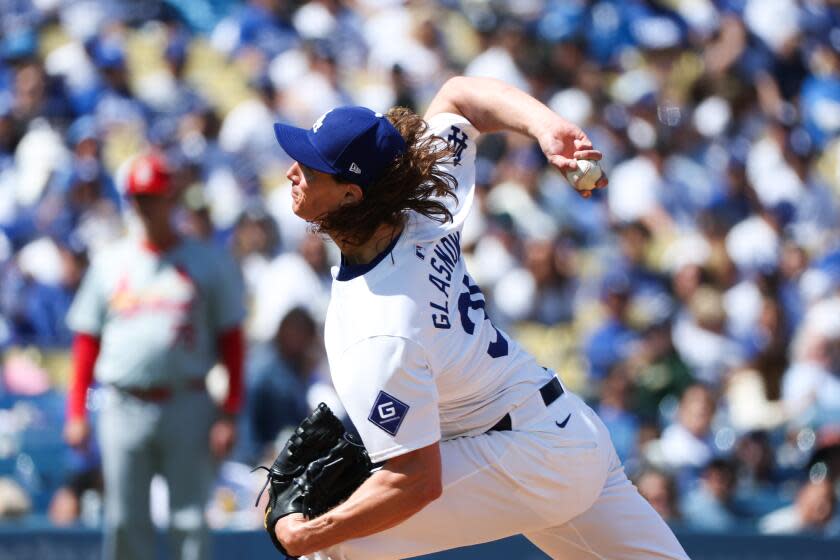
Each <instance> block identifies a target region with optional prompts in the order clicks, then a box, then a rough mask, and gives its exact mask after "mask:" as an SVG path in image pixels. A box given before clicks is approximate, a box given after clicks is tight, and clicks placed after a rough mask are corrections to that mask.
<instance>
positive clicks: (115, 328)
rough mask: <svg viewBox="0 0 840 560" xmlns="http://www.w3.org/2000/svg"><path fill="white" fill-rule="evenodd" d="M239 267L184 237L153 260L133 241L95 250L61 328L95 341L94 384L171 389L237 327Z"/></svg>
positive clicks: (205, 364) (204, 368)
mask: <svg viewBox="0 0 840 560" xmlns="http://www.w3.org/2000/svg"><path fill="white" fill-rule="evenodd" d="M243 315H244V305H243V295H242V285H241V279H240V275H239V268H238V267H237V266H236V263H234V262H233V260H232V259H231V258H230V257H229V256H228V255H227V254H226V253H223V252H222V251H219V250H216V249H215V248H214V247H212V246H210V245H208V244H206V243H203V242H200V241H196V240H191V239H183V240H181V241H180V243H179V244H178V245H177V246H176V247H173V248H172V249H171V250H169V251H167V252H165V253H162V254H158V253H156V252H153V251H151V250H150V249H147V248H145V247H143V246H142V244H141V243H140V242H139V241H138V240H136V239H126V240H123V241H119V242H117V243H115V244H114V246H112V247H108V248H105V249H103V250H102V252H101V254H99V255H98V256H97V258H96V259H95V260H94V261H93V263H92V264H91V266H90V269H89V270H88V271H87V273H86V274H85V278H84V280H83V281H82V285H81V286H80V288H79V291H78V293H77V294H76V298H75V299H74V301H73V305H72V306H71V308H70V311H69V312H68V315H67V323H68V325H69V326H70V328H71V329H72V330H74V331H76V332H83V333H87V334H93V335H97V336H100V337H101V339H102V343H101V344H102V345H101V350H100V353H99V357H98V359H97V360H96V371H95V374H96V378H97V380H98V381H99V382H100V383H109V384H114V385H117V386H120V387H123V388H149V387H160V386H172V385H176V384H178V383H179V382H181V381H184V380H188V379H192V378H200V377H203V376H204V375H206V374H207V372H208V371H209V370H210V368H212V367H213V364H214V363H215V362H216V337H217V335H218V334H219V333H221V332H223V331H224V330H226V329H229V328H232V327H234V326H236V325H237V324H239V323H240V322H241V321H242V317H243Z"/></svg>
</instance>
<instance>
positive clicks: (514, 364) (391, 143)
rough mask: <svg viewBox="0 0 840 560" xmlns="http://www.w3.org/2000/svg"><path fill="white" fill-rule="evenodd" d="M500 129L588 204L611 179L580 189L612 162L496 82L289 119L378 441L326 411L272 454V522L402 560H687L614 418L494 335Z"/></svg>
mask: <svg viewBox="0 0 840 560" xmlns="http://www.w3.org/2000/svg"><path fill="white" fill-rule="evenodd" d="M499 130H510V131H515V132H519V133H522V134H527V135H529V136H531V137H533V138H534V139H535V140H537V141H538V142H539V144H540V146H541V147H542V150H543V152H544V153H545V156H546V158H547V159H548V161H549V162H550V163H551V165H553V166H554V167H556V168H557V169H558V170H560V171H561V172H564V173H566V174H567V175H571V176H575V177H576V179H575V181H576V182H575V185H574V186H575V188H578V190H579V191H581V192H582V193H586V194H585V196H588V195H589V190H588V189H591V188H593V187H594V188H600V187H604V186H605V185H606V183H607V179H606V177H604V176H600V177H599V178H598V175H596V176H595V178H593V177H592V176H589V179H590V180H588V181H586V182H587V183H588V186H584V185H583V184H578V182H577V181H581V180H583V179H582V176H583V175H587V174H588V171H589V170H590V169H593V168H597V164H594V163H592V162H597V160H598V159H600V157H601V154H600V152H598V151H597V150H595V149H593V147H592V144H591V142H590V141H589V139H588V138H587V136H586V135H585V134H584V133H583V132H582V131H581V130H580V129H579V128H578V127H577V126H575V125H573V124H571V123H569V122H567V121H565V120H563V119H562V118H560V117H559V116H557V115H556V114H554V113H553V112H551V111H550V110H549V109H548V108H547V107H546V106H544V105H543V104H542V103H540V102H538V101H537V100H535V99H533V98H532V97H530V96H528V95H527V94H525V93H523V92H521V91H519V90H517V89H515V88H512V87H509V86H507V85H504V84H502V83H501V82H498V81H495V80H489V79H478V78H454V79H451V80H449V81H448V82H447V83H446V84H445V85H444V86H443V88H442V89H441V90H440V91H439V93H438V94H437V96H436V97H435V99H434V100H433V101H432V103H431V105H430V107H429V109H428V111H427V113H426V115H425V117H424V118H421V117H419V116H417V115H414V114H413V113H411V112H410V111H408V110H405V109H399V108H397V109H392V110H391V111H389V112H388V113H387V114H380V113H374V112H373V111H370V110H368V109H365V108H362V107H341V108H336V109H333V110H332V111H329V112H327V113H326V114H325V115H323V116H322V117H321V118H319V119H318V120H317V122H315V124H314V125H313V126H312V128H311V129H308V130H305V129H298V128H294V127H291V126H287V125H283V124H277V125H275V132H276V136H277V140H278V141H279V143H280V145H281V146H282V147H283V149H284V150H285V151H286V153H288V154H289V155H290V156H291V157H292V158H293V159H294V160H295V163H294V164H293V165H292V166H291V168H290V169H289V171H288V174H287V177H288V178H289V180H290V181H291V183H292V190H291V196H292V201H293V202H292V204H293V209H294V211H295V213H296V214H297V215H298V216H299V217H301V218H303V219H305V220H307V221H309V222H311V223H312V224H313V225H314V227H315V228H316V229H317V230H319V231H321V232H323V233H325V234H327V235H329V236H330V237H331V238H332V239H333V240H334V241H335V242H336V244H337V245H338V247H339V248H340V249H341V253H342V258H341V265H340V266H339V267H337V268H335V269H334V271H333V276H334V281H333V285H332V297H331V301H330V307H329V311H328V314H327V319H326V327H325V343H326V349H327V354H328V358H329V363H330V368H331V371H332V377H333V382H334V384H335V387H336V390H337V391H338V394H339V397H340V398H341V401H342V404H343V405H344V406H345V408H346V410H347V412H348V414H349V415H350V417H351V419H352V420H353V423H354V425H355V426H356V428H357V429H358V432H359V434H360V435H361V439H362V442H361V443H362V444H363V446H362V445H360V442H356V441H354V440H352V438H350V437H348V436H346V435H345V434H343V430H342V429H341V427H340V425H338V424H337V422H336V421H335V419H334V418H332V417H331V415H330V414H329V411H328V410H327V409H325V407H320V408H319V409H318V410H316V411H315V413H313V415H312V416H310V418H308V419H307V420H306V421H305V422H304V423H303V424H302V425H301V427H300V428H299V429H298V431H297V432H296V433H295V435H294V436H293V437H292V439H291V440H290V441H289V443H288V444H287V446H286V449H284V451H283V452H282V453H281V454H280V456H279V457H278V458H277V460H276V461H275V463H274V465H273V466H272V467H271V469H270V470H269V474H268V480H267V485H268V488H269V501H268V506H267V507H266V512H265V521H266V528H267V530H268V532H269V535H270V537H271V539H272V541H273V542H274V543H275V545H276V546H277V547H278V548H279V549H280V550H281V551H283V552H285V553H286V554H288V555H291V556H306V557H307V558H310V559H319V560H324V559H332V560H357V559H364V560H390V559H397V558H407V557H413V556H419V555H423V554H429V553H433V552H436V551H440V550H444V549H450V548H455V547H461V546H466V545H472V544H477V543H482V542H487V541H492V540H495V539H500V538H503V537H507V536H510V535H514V534H517V533H522V534H524V535H525V536H526V537H527V538H528V539H530V540H531V541H532V542H533V543H534V544H535V545H537V546H538V547H539V548H541V549H542V550H543V551H545V552H546V553H547V554H549V555H550V556H551V557H553V558H565V559H583V558H589V559H603V558H610V559H643V558H644V559H650V558H673V559H676V558H679V559H684V558H687V556H686V554H685V552H684V551H683V549H682V547H681V546H680V544H679V543H678V542H677V540H676V538H675V537H674V535H673V534H672V533H671V531H670V530H669V529H668V527H667V526H666V525H665V523H664V522H663V521H662V519H661V518H660V517H659V516H658V515H657V514H656V512H655V511H654V510H653V509H652V508H651V507H650V505H649V504H648V503H647V502H646V501H645V500H644V499H643V498H642V497H641V496H640V495H639V493H638V492H637V491H636V489H635V487H634V486H633V485H632V484H631V483H630V482H629V480H628V479H627V477H626V476H625V474H624V471H623V468H622V466H621V462H620V461H619V459H618V458H617V456H616V453H615V451H614V449H613V446H612V443H611V442H610V438H609V435H608V433H607V429H606V428H605V427H604V425H603V423H602V422H601V421H600V419H599V418H598V417H597V416H596V415H595V413H594V412H593V411H592V410H591V409H590V408H589V407H587V406H586V405H585V404H584V403H583V402H582V401H581V399H580V398H578V397H577V396H576V395H574V394H572V393H570V392H569V391H568V390H567V389H566V388H565V387H564V386H563V383H562V381H561V380H560V379H559V378H558V377H556V376H555V374H554V373H553V372H551V371H548V370H546V369H545V368H543V367H541V366H540V365H539V364H538V363H537V362H536V361H535V360H534V358H533V357H532V356H530V355H529V354H528V353H527V352H525V351H524V350H523V349H522V348H521V347H520V346H519V345H518V344H517V343H516V341H515V340H513V339H512V338H511V337H510V336H509V335H508V334H506V333H505V332H503V331H502V330H501V329H499V328H497V327H496V326H494V325H493V323H492V321H491V320H490V318H489V317H488V316H487V313H486V312H485V299H484V296H483V295H482V293H481V290H480V288H479V287H478V286H477V285H476V283H475V281H474V280H473V279H472V277H471V276H470V274H469V272H468V271H467V269H466V266H465V264H464V258H463V255H462V252H461V228H462V225H463V223H464V219H465V217H466V216H467V213H468V212H469V211H470V207H471V205H472V202H473V197H474V193H473V190H474V183H475V157H476V140H477V138H478V135H479V133H482V132H492V131H499ZM583 160H587V161H588V162H589V163H587V165H586V166H580V168H579V166H578V161H583ZM584 167H585V169H584ZM572 171H579V172H578V173H576V174H575V173H571V172H572ZM584 171H585V173H584ZM597 173H598V174H600V169H597ZM371 463H373V464H377V465H379V468H374V469H371V467H370V464H371ZM371 470H372V471H373V472H372V474H371ZM336 504H337V505H336Z"/></svg>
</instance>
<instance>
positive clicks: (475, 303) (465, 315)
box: [458, 274, 508, 358]
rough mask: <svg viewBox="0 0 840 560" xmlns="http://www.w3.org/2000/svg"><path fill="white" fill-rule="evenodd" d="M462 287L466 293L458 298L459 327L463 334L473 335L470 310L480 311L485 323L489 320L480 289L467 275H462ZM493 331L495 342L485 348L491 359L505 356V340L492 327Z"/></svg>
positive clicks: (497, 330) (506, 351) (506, 343)
mask: <svg viewBox="0 0 840 560" xmlns="http://www.w3.org/2000/svg"><path fill="white" fill-rule="evenodd" d="M464 287H466V288H467V291H466V292H464V293H462V294H461V295H460V296H458V313H459V314H460V315H461V326H462V327H463V328H464V332H466V333H467V334H473V333H474V332H475V323H474V322H473V321H472V319H470V309H481V312H482V313H483V314H484V320H485V321H489V320H490V318H489V317H488V316H487V311H485V309H484V295H483V294H482V293H481V288H479V287H478V286H476V285H475V284H471V283H470V277H469V275H467V274H464ZM473 296H479V297H480V299H473ZM490 326H491V327H492V326H493V323H490ZM493 330H494V331H496V340H495V341H493V342H491V343H490V344H489V345H488V346H487V354H488V355H489V356H490V357H491V358H501V357H502V356H507V353H508V342H507V340H505V337H504V336H503V335H502V333H501V332H499V329H497V328H496V327H493Z"/></svg>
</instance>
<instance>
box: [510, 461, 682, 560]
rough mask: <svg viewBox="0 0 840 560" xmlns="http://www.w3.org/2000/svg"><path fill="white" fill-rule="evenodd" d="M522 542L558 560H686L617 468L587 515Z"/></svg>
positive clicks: (656, 515) (543, 531) (536, 534)
mask: <svg viewBox="0 0 840 560" xmlns="http://www.w3.org/2000/svg"><path fill="white" fill-rule="evenodd" d="M525 536H526V537H528V539H529V540H530V541H531V542H533V543H534V544H535V545H537V546H538V547H539V548H540V549H541V550H542V551H543V552H545V553H546V554H548V555H549V556H551V558H555V559H561V560H578V559H579V560H595V559H599V560H600V559H609V560H643V559H644V560H650V559H669V560H672V559H679V560H687V559H688V556H687V555H686V553H685V551H684V550H683V548H682V546H681V545H680V543H679V541H677V538H676V537H675V536H674V533H673V532H672V531H671V529H670V528H669V527H668V525H667V524H666V523H665V522H664V521H663V520H662V518H661V517H660V516H659V514H658V513H656V511H655V510H654V509H653V508H652V507H651V506H650V504H649V503H648V502H647V500H645V499H644V498H643V497H642V496H641V495H640V494H639V492H638V491H637V490H636V487H635V486H633V484H631V483H630V481H629V480H628V479H627V476H626V475H625V474H624V470H623V469H622V468H620V467H619V468H618V469H616V470H614V471H613V472H612V473H611V475H610V478H609V480H608V481H607V484H606V486H605V487H604V491H603V492H602V493H601V496H600V497H599V498H598V500H597V501H596V502H595V504H594V505H593V506H592V507H591V508H589V509H588V510H587V511H585V512H584V513H582V514H581V515H579V516H577V517H575V518H574V519H572V520H571V521H569V522H567V523H564V524H563V525H558V526H556V527H551V528H549V529H545V530H542V531H537V532H533V533H525Z"/></svg>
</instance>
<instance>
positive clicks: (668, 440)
mask: <svg viewBox="0 0 840 560" xmlns="http://www.w3.org/2000/svg"><path fill="white" fill-rule="evenodd" d="M715 408H716V404H715V396H714V393H712V391H711V390H710V389H709V388H708V387H706V386H704V385H700V384H697V385H691V386H690V387H688V388H687V389H686V390H685V392H683V394H682V397H681V398H680V405H679V408H678V409H677V418H676V422H674V423H673V424H671V425H670V426H668V427H667V428H665V430H664V431H663V432H662V438H661V440H660V449H659V450H660V452H661V454H662V457H661V459H662V461H663V462H664V463H665V464H666V465H668V466H670V467H672V468H680V467H694V468H700V467H703V466H704V465H706V464H707V463H708V462H709V461H710V460H711V459H712V457H713V456H714V448H713V445H712V432H711V427H712V419H713V418H714V415H715Z"/></svg>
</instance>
